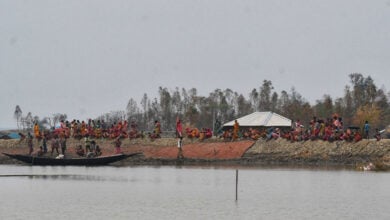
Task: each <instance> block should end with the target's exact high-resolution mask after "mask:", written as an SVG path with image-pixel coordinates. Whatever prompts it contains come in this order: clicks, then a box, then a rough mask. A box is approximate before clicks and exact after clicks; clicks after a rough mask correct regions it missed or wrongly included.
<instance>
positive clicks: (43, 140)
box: [42, 133, 47, 154]
mask: <svg viewBox="0 0 390 220" xmlns="http://www.w3.org/2000/svg"><path fill="white" fill-rule="evenodd" d="M42 136H43V139H42V146H43V153H44V154H45V153H47V135H46V134H45V133H43V134H42Z"/></svg>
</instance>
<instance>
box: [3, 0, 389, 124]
mask: <svg viewBox="0 0 390 220" xmlns="http://www.w3.org/2000/svg"><path fill="white" fill-rule="evenodd" d="M389 70H390V0H376V1H367V0H345V1H340V0H329V1H322V0H310V1H308V0H305V1H304V0H283V1H282V0H273V1H265V0H245V1H243V0H142V1H139V0H112V1H106V0H104V1H103V0H88V1H87V0H34V1H28V0H25V1H23V0H0V128H11V127H16V120H15V119H14V118H13V113H14V110H15V106H16V105H19V106H20V107H21V109H22V111H23V114H24V115H26V114H27V113H28V112H31V113H32V114H33V115H37V116H39V117H40V118H43V117H45V116H52V115H53V114H54V113H65V114H67V115H68V119H70V120H72V119H74V118H76V119H81V120H83V119H87V118H95V117H97V116H99V115H101V114H103V113H107V112H110V111H113V110H124V109H125V108H126V105H127V102H128V100H129V99H130V98H133V99H134V100H136V101H138V102H139V101H140V100H141V98H142V96H143V94H144V93H147V94H148V95H149V97H150V98H153V97H157V95H158V94H157V91H158V87H160V86H161V87H166V88H168V89H170V90H174V89H175V88H176V87H179V88H186V89H190V88H196V89H197V90H198V94H199V95H204V96H207V95H208V94H209V93H210V92H212V91H213V90H214V89H217V88H219V89H226V88H230V89H232V90H233V91H237V92H238V93H241V94H243V95H244V96H245V97H249V93H250V91H251V90H252V89H253V88H259V87H260V86H261V84H262V82H263V80H265V79H266V80H271V81H272V83H273V86H274V88H275V91H277V92H280V91H282V90H286V91H290V90H291V88H292V87H294V88H295V89H296V90H297V92H299V93H300V94H301V95H302V96H303V97H304V98H305V99H306V100H307V101H309V102H310V103H312V104H313V103H315V101H316V100H320V99H322V97H323V96H324V94H329V95H331V96H332V97H334V98H336V97H341V96H343V94H344V87H345V85H348V84H349V77H348V75H349V74H351V73H362V74H363V75H364V76H371V77H372V78H373V79H374V83H375V84H376V85H377V86H378V87H383V88H385V89H386V88H387V89H389V87H390V86H389V82H390V74H389V73H388V72H389ZM387 89H386V91H388V90H387Z"/></svg>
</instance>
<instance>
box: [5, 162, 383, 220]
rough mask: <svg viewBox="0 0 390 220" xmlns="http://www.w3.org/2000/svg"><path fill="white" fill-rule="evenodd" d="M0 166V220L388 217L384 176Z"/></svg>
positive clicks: (219, 169)
mask: <svg viewBox="0 0 390 220" xmlns="http://www.w3.org/2000/svg"><path fill="white" fill-rule="evenodd" d="M235 174H236V171H235V168H234V167H230V168H226V167H167V166H164V167H111V166H107V167H50V166H47V167H39V166H8V165H2V166H0V175H1V177H0V219H72V218H73V219H390V211H389V210H390V186H389V185H390V175H389V173H376V172H356V171H351V170H320V169H289V168H264V167H263V168H259V167H252V168H242V167H241V168H239V183H238V201H235V181H236V178H235Z"/></svg>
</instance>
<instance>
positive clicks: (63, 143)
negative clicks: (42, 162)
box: [60, 131, 66, 155]
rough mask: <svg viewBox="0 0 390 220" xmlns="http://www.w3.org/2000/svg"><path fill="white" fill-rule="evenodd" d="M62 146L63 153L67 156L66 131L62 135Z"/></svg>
mask: <svg viewBox="0 0 390 220" xmlns="http://www.w3.org/2000/svg"><path fill="white" fill-rule="evenodd" d="M60 146H61V153H62V154H63V155H65V151H66V137H65V131H64V134H63V135H61V138H60Z"/></svg>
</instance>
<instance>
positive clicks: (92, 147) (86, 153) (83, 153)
mask: <svg viewBox="0 0 390 220" xmlns="http://www.w3.org/2000/svg"><path fill="white" fill-rule="evenodd" d="M76 154H77V155H79V156H80V157H87V158H92V157H98V156H101V155H102V150H101V148H100V147H99V145H96V142H95V141H91V142H90V144H86V145H85V150H84V149H83V147H82V146H81V145H78V146H77V147H76Z"/></svg>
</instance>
